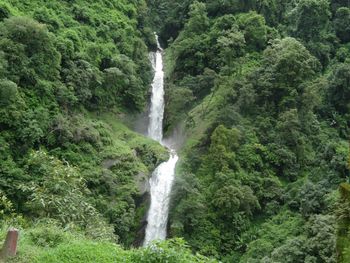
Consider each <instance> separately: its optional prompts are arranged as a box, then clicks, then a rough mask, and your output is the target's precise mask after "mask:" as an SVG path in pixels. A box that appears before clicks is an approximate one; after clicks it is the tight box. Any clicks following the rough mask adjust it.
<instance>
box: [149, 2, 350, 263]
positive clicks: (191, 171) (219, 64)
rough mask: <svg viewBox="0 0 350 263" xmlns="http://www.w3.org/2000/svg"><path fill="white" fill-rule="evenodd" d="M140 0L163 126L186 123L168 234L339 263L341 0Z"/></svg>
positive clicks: (219, 249) (253, 256) (344, 106)
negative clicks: (153, 45) (162, 85)
mask: <svg viewBox="0 0 350 263" xmlns="http://www.w3.org/2000/svg"><path fill="white" fill-rule="evenodd" d="M149 2H150V4H151V6H152V5H153V7H154V9H153V10H154V12H157V13H158V19H159V21H165V23H163V24H162V26H161V28H160V30H159V32H160V34H161V38H162V40H163V43H164V44H167V45H168V48H167V50H166V59H167V67H166V68H167V108H166V122H165V129H166V131H167V132H168V133H171V131H172V129H174V128H177V129H178V128H179V127H180V128H181V127H182V128H183V129H184V133H185V134H186V139H185V143H184V145H183V147H182V151H181V153H180V155H181V158H182V161H181V164H180V165H179V167H178V177H177V182H176V185H175V187H174V190H173V199H172V200H173V205H172V208H171V215H170V216H171V219H170V223H169V224H170V236H172V237H184V238H185V240H186V241H188V243H189V244H190V246H191V247H192V248H193V249H194V250H195V251H198V252H200V253H202V254H204V255H207V256H213V257H216V258H219V259H221V260H222V261H223V262H291V263H297V262H300V263H302V262H337V261H339V262H347V259H346V258H348V254H346V253H348V252H344V253H345V254H342V253H343V250H342V247H347V246H346V245H345V244H344V243H343V242H344V240H345V239H344V236H347V239H349V232H348V230H349V228H348V227H349V224H348V223H346V224H347V225H345V226H346V227H345V228H344V222H348V221H346V220H345V221H344V220H343V221H342V222H343V225H342V227H343V230H342V231H341V233H342V235H343V238H338V244H337V245H336V243H337V242H336V240H337V229H338V226H337V223H336V222H337V217H339V215H340V214H341V215H342V216H340V217H341V218H344V217H346V218H349V217H348V216H345V214H347V212H345V211H347V210H346V209H347V208H346V207H347V206H346V205H345V206H344V205H343V206H340V205H339V203H338V201H337V200H338V196H339V192H338V188H339V184H340V183H341V182H344V181H347V180H348V162H347V160H348V156H349V147H348V138H349V113H350V112H349V98H350V93H349V87H350V85H349V84H350V64H349V63H350V43H349V41H350V38H349V37H348V36H349V33H350V31H349V28H350V27H349V26H350V9H349V8H350V5H349V2H348V1H327V0H322V1H318V0H317V1H316V0H299V1H278V0H269V1H255V0H252V1H239V0H233V1H210V0H207V1H191V0H189V1H149ZM341 211H342V212H341ZM344 229H345V230H344ZM346 233H347V234H346ZM347 251H348V250H347Z"/></svg>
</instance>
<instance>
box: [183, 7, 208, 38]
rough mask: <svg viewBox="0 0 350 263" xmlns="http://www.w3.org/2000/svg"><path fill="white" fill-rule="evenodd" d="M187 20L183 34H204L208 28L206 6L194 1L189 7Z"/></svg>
mask: <svg viewBox="0 0 350 263" xmlns="http://www.w3.org/2000/svg"><path fill="white" fill-rule="evenodd" d="M189 16H190V18H189V20H188V22H187V24H186V25H185V31H184V32H185V34H186V35H187V36H189V35H190V34H200V33H204V32H206V30H208V28H209V18H208V16H207V11H206V5H205V4H204V3H201V2H198V1H195V2H194V3H193V4H192V5H191V6H190V12H189Z"/></svg>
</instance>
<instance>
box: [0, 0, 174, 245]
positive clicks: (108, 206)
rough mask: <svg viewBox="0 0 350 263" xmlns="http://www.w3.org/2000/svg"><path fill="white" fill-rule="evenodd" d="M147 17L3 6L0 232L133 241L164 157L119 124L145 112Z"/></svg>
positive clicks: (108, 5) (49, 5)
mask: <svg viewBox="0 0 350 263" xmlns="http://www.w3.org/2000/svg"><path fill="white" fill-rule="evenodd" d="M144 12H146V4H145V3H144V2H143V1H135V2H130V1H90V2H89V1H39V0H38V1H25V2H24V1H0V21H1V22H0V32H1V33H0V34H1V39H0V56H1V59H0V79H1V81H0V94H1V96H0V116H1V117H0V144H1V147H0V178H1V179H0V200H1V202H0V208H1V213H0V220H1V221H2V222H6V221H8V220H16V217H19V218H20V219H19V220H20V225H21V226H23V227H26V226H28V225H32V224H33V223H34V222H38V221H41V222H43V221H44V222H45V221H47V222H48V224H49V225H51V224H53V223H54V224H57V225H58V226H61V227H63V228H65V229H66V230H67V229H70V230H72V231H75V230H79V231H82V233H84V234H86V235H87V236H88V237H90V238H93V239H100V240H118V241H119V242H120V243H121V244H123V245H125V246H130V245H132V244H133V243H134V242H135V243H140V242H142V238H143V237H142V233H141V232H142V231H141V230H142V218H143V216H144V213H145V211H146V209H147V205H148V197H147V196H148V194H147V189H146V188H147V185H148V182H147V181H148V178H149V176H150V174H151V172H152V171H153V170H154V169H155V167H156V166H157V165H158V164H159V163H160V162H161V161H163V160H165V159H166V158H167V156H168V154H167V151H166V150H165V149H164V148H163V147H162V146H160V145H159V144H158V143H156V142H153V141H151V140H149V139H146V138H144V137H143V136H141V135H138V134H136V133H134V132H132V131H130V129H129V128H127V127H126V126H125V125H123V124H122V123H121V119H123V118H122V117H123V116H124V115H128V114H131V113H133V112H139V111H142V110H143V109H144V108H145V106H146V105H147V100H148V89H149V86H150V83H151V80H152V70H151V65H150V62H149V60H148V50H149V48H152V43H151V42H152V41H154V37H153V34H152V33H150V32H151V31H150V29H149V28H148V27H147V25H146V21H144V19H143V18H144ZM147 45H148V46H147ZM139 231H141V232H140V233H141V234H140V233H139ZM138 233H139V234H138Z"/></svg>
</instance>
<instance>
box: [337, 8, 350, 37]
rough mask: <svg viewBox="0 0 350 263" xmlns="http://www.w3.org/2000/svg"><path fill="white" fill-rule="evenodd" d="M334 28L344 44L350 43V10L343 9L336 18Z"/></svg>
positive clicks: (338, 11) (339, 10)
mask: <svg viewBox="0 0 350 263" xmlns="http://www.w3.org/2000/svg"><path fill="white" fill-rule="evenodd" d="M334 28H335V32H336V33H337V37H338V38H339V39H340V40H341V41H342V42H343V43H345V42H349V41H350V8H347V7H341V8H339V9H338V10H337V12H336V14H335V18H334Z"/></svg>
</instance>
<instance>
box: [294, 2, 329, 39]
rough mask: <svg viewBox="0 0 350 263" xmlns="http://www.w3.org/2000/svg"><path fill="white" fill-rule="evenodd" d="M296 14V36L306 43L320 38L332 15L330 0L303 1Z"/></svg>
mask: <svg viewBox="0 0 350 263" xmlns="http://www.w3.org/2000/svg"><path fill="white" fill-rule="evenodd" d="M295 12H296V31H295V32H296V35H297V36H299V37H301V38H302V39H304V40H306V41H310V40H317V39H318V38H319V36H320V32H322V31H323V30H325V29H326V26H327V24H328V23H329V18H330V15H331V12H330V4H329V1H328V0H301V1H300V2H299V3H298V5H297V7H296V10H295Z"/></svg>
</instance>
